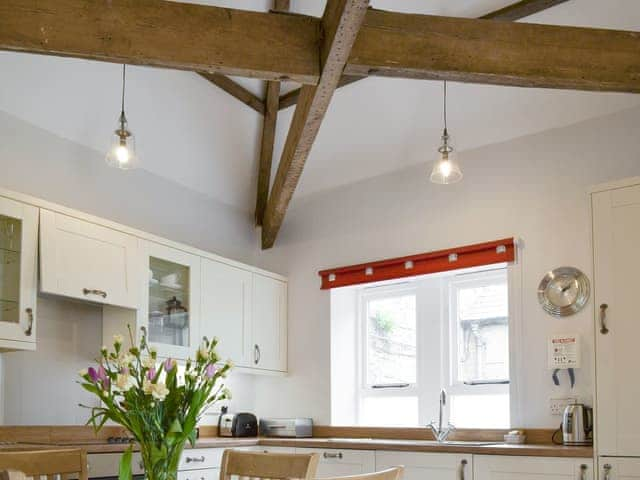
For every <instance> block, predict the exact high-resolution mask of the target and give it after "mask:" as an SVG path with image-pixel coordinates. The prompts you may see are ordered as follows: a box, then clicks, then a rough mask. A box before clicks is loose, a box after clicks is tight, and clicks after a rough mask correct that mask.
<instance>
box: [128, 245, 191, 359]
mask: <svg viewBox="0 0 640 480" xmlns="http://www.w3.org/2000/svg"><path fill="white" fill-rule="evenodd" d="M142 250H143V254H142V258H143V262H142V268H141V271H140V274H139V275H140V278H141V280H142V286H143V289H144V290H143V291H144V292H145V294H144V295H143V297H144V298H143V301H142V306H141V307H142V308H141V309H140V325H143V326H145V327H146V328H147V332H148V339H149V344H151V345H153V346H155V347H156V348H157V349H158V354H159V355H160V356H162V357H173V358H178V359H186V358H188V357H191V358H193V356H194V353H195V351H196V349H197V348H198V346H199V344H200V339H201V337H200V330H199V326H200V302H201V291H200V285H201V280H202V279H201V273H200V268H201V259H200V257H199V256H197V255H193V254H190V253H187V252H184V251H182V250H178V249H176V248H172V247H168V246H165V245H161V244H159V243H155V242H148V241H145V242H143V245H142Z"/></svg>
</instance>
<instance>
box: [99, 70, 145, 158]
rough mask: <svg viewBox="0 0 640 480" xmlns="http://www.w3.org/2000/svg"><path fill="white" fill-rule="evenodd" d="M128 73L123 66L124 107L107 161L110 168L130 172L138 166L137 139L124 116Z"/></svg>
mask: <svg viewBox="0 0 640 480" xmlns="http://www.w3.org/2000/svg"><path fill="white" fill-rule="evenodd" d="M126 73H127V66H126V65H122V107H121V110H120V118H119V119H118V128H116V130H115V131H114V132H113V137H112V140H111V147H110V148H109V151H108V152H107V157H106V159H105V160H106V162H107V164H108V165H109V166H111V167H116V168H120V169H122V170H130V169H132V168H136V167H137V166H138V156H137V155H136V144H135V138H134V137H133V134H132V133H131V131H130V130H129V128H128V126H127V117H126V116H125V114H124V91H125V84H126Z"/></svg>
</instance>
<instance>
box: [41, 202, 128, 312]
mask: <svg viewBox="0 0 640 480" xmlns="http://www.w3.org/2000/svg"><path fill="white" fill-rule="evenodd" d="M40 252H41V261H40V280H41V283H40V287H41V289H42V291H43V292H45V293H52V294H55V295H63V296H66V297H71V298H78V299H83V300H90V301H92V302H97V303H104V304H108V305H117V306H121V307H129V308H136V307H137V306H138V305H137V300H138V298H137V292H138V290H137V288H136V287H137V282H136V281H135V266H136V256H137V253H138V240H137V239H136V238H135V237H133V236H131V235H127V234H125V233H122V232H118V231H116V230H112V229H110V228H106V227H103V226H100V225H96V224H94V223H90V222H85V221H83V220H79V219H77V218H73V217H68V216H66V215H62V214H59V213H54V212H51V211H48V210H41V211H40Z"/></svg>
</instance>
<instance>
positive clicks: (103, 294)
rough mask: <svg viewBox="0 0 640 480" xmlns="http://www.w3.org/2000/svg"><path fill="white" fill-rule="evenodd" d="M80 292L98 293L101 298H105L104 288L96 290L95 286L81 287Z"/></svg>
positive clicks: (87, 293) (86, 293)
mask: <svg viewBox="0 0 640 480" xmlns="http://www.w3.org/2000/svg"><path fill="white" fill-rule="evenodd" d="M82 293H84V294H85V295H98V296H99V297H102V298H107V292H105V291H104V290H96V289H95V288H83V289H82Z"/></svg>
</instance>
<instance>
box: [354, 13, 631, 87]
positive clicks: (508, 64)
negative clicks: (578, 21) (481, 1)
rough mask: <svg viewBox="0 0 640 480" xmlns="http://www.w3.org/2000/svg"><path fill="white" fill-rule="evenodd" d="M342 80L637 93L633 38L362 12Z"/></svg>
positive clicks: (569, 29)
mask: <svg viewBox="0 0 640 480" xmlns="http://www.w3.org/2000/svg"><path fill="white" fill-rule="evenodd" d="M345 74H348V75H362V76H364V75H379V76H391V77H403V78H423V79H436V80H451V81H457V82H471V83H484V84H493V85H510V86H519V87H535V88H560V89H571V90H591V91H612V92H630V93H640V33H638V32H626V31H617V30H603V29H596V28H579V27H564V26H562V27H559V26H554V25H538V24H530V23H515V22H496V21H492V20H474V19H466V18H453V17H435V16H431V15H415V14H406V13H395V12H384V11H381V10H369V11H368V12H367V16H366V19H365V22H364V24H363V26H362V29H361V30H360V34H359V35H358V38H357V40H356V42H355V44H354V46H353V49H352V50H351V55H350V56H349V60H348V62H347V66H346V67H345Z"/></svg>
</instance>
